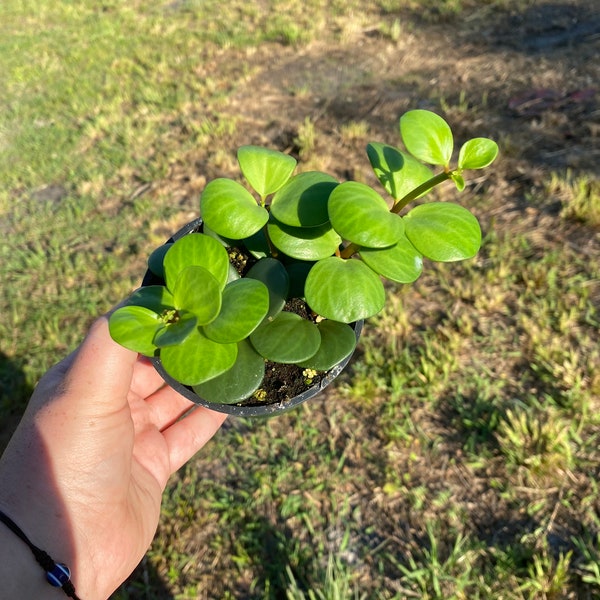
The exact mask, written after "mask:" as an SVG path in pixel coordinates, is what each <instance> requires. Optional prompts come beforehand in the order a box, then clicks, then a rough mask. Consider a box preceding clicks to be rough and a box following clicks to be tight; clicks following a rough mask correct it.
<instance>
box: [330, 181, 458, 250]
mask: <svg viewBox="0 0 600 600" xmlns="http://www.w3.org/2000/svg"><path fill="white" fill-rule="evenodd" d="M451 177H452V171H442V172H441V173H438V174H437V175H435V176H434V177H432V178H431V179H428V180H427V181H426V182H425V183H422V184H421V185H419V186H417V187H416V188H415V189H414V190H413V191H412V192H409V193H408V194H406V196H404V198H401V199H400V200H398V201H397V202H396V203H395V204H394V206H393V207H392V209H391V212H393V213H395V214H398V213H399V212H400V211H401V210H402V209H403V208H404V207H405V206H406V205H407V204H408V203H409V202H412V201H413V200H415V199H416V198H418V197H419V196H420V195H421V194H424V193H425V192H428V191H429V190H431V189H433V188H434V187H435V186H436V185H439V184H440V183H442V182H444V181H447V180H448V179H450V178H451ZM359 250H360V246H359V245H358V244H354V243H351V244H348V245H347V246H346V247H345V248H344V249H343V250H342V251H341V252H340V254H339V256H340V258H351V257H352V255H353V254H355V253H356V252H358V251H359Z"/></svg>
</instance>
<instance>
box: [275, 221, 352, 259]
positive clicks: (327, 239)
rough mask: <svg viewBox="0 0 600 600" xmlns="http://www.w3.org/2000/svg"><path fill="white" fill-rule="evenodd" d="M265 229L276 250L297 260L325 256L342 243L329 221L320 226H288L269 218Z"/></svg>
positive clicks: (333, 251)
mask: <svg viewBox="0 0 600 600" xmlns="http://www.w3.org/2000/svg"><path fill="white" fill-rule="evenodd" d="M267 231H268V232H269V237H270V238H271V241H272V242H273V245H274V246H275V247H276V248H277V249H278V250H281V251H282V252H283V253H284V254H287V255H288V256H290V257H291V258H295V259H297V260H319V259H321V258H326V257H327V256H331V255H332V254H334V253H335V251H336V250H337V249H338V247H339V246H340V244H341V243H342V238H341V237H340V236H339V235H338V234H337V232H336V231H335V230H334V229H332V227H331V225H330V224H329V222H328V223H326V224H325V225H321V226H320V227H289V226H288V225H284V224H283V223H279V222H278V221H276V220H275V219H273V218H271V220H270V221H269V225H268V226H267Z"/></svg>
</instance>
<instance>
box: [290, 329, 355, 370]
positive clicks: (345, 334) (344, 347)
mask: <svg viewBox="0 0 600 600" xmlns="http://www.w3.org/2000/svg"><path fill="white" fill-rule="evenodd" d="M317 327H318V329H319V333H320V334H321V345H320V346H319V349H318V350H317V353H316V354H314V355H313V356H311V357H310V358H309V359H308V360H305V361H303V362H301V363H298V366H300V367H306V368H308V369H316V370H317V371H327V370H329V369H331V368H332V367H334V366H335V365H337V364H338V363H339V362H341V361H342V360H344V358H346V357H347V356H349V355H350V354H352V352H353V350H354V347H355V346H356V336H355V335H354V330H353V329H352V327H350V325H347V324H346V323H339V322H338V321H330V320H329V319H326V320H325V321H321V322H320V323H318V324H317Z"/></svg>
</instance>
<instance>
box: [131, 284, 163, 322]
mask: <svg viewBox="0 0 600 600" xmlns="http://www.w3.org/2000/svg"><path fill="white" fill-rule="evenodd" d="M125 305H126V306H143V307H144V308H148V309H150V310H151V311H153V312H155V313H157V314H158V315H160V314H162V312H163V311H165V310H169V309H170V308H174V307H175V299H174V298H173V294H171V292H169V290H168V289H167V288H166V287H165V286H164V285H147V286H145V287H142V288H139V289H138V290H136V291H135V292H133V294H131V296H129V298H127V300H126V301H125Z"/></svg>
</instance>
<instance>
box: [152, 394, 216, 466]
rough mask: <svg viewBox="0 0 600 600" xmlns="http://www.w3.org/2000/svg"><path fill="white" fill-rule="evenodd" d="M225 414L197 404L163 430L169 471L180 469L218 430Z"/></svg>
mask: <svg viewBox="0 0 600 600" xmlns="http://www.w3.org/2000/svg"><path fill="white" fill-rule="evenodd" d="M226 418H227V415H226V414H224V413H219V412H216V411H213V410H209V409H208V408H204V407H203V406H198V408H196V409H194V410H193V411H192V412H190V414H189V415H187V416H186V417H185V418H184V419H181V420H180V421H177V422H176V423H174V424H173V425H171V427H169V428H168V429H166V430H165V431H163V436H164V439H165V441H166V442H167V447H168V449H169V458H170V462H171V473H174V472H175V471H177V470H178V469H180V468H181V467H182V466H183V465H184V464H185V463H186V462H187V461H188V460H189V459H190V458H192V456H194V454H195V453H196V452H198V450H200V448H202V447H203V446H204V445H205V444H206V442H208V441H209V440H210V439H211V438H212V437H213V435H214V434H215V433H216V432H217V431H218V430H219V428H220V427H221V425H222V424H223V422H224V421H225V419H226Z"/></svg>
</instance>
